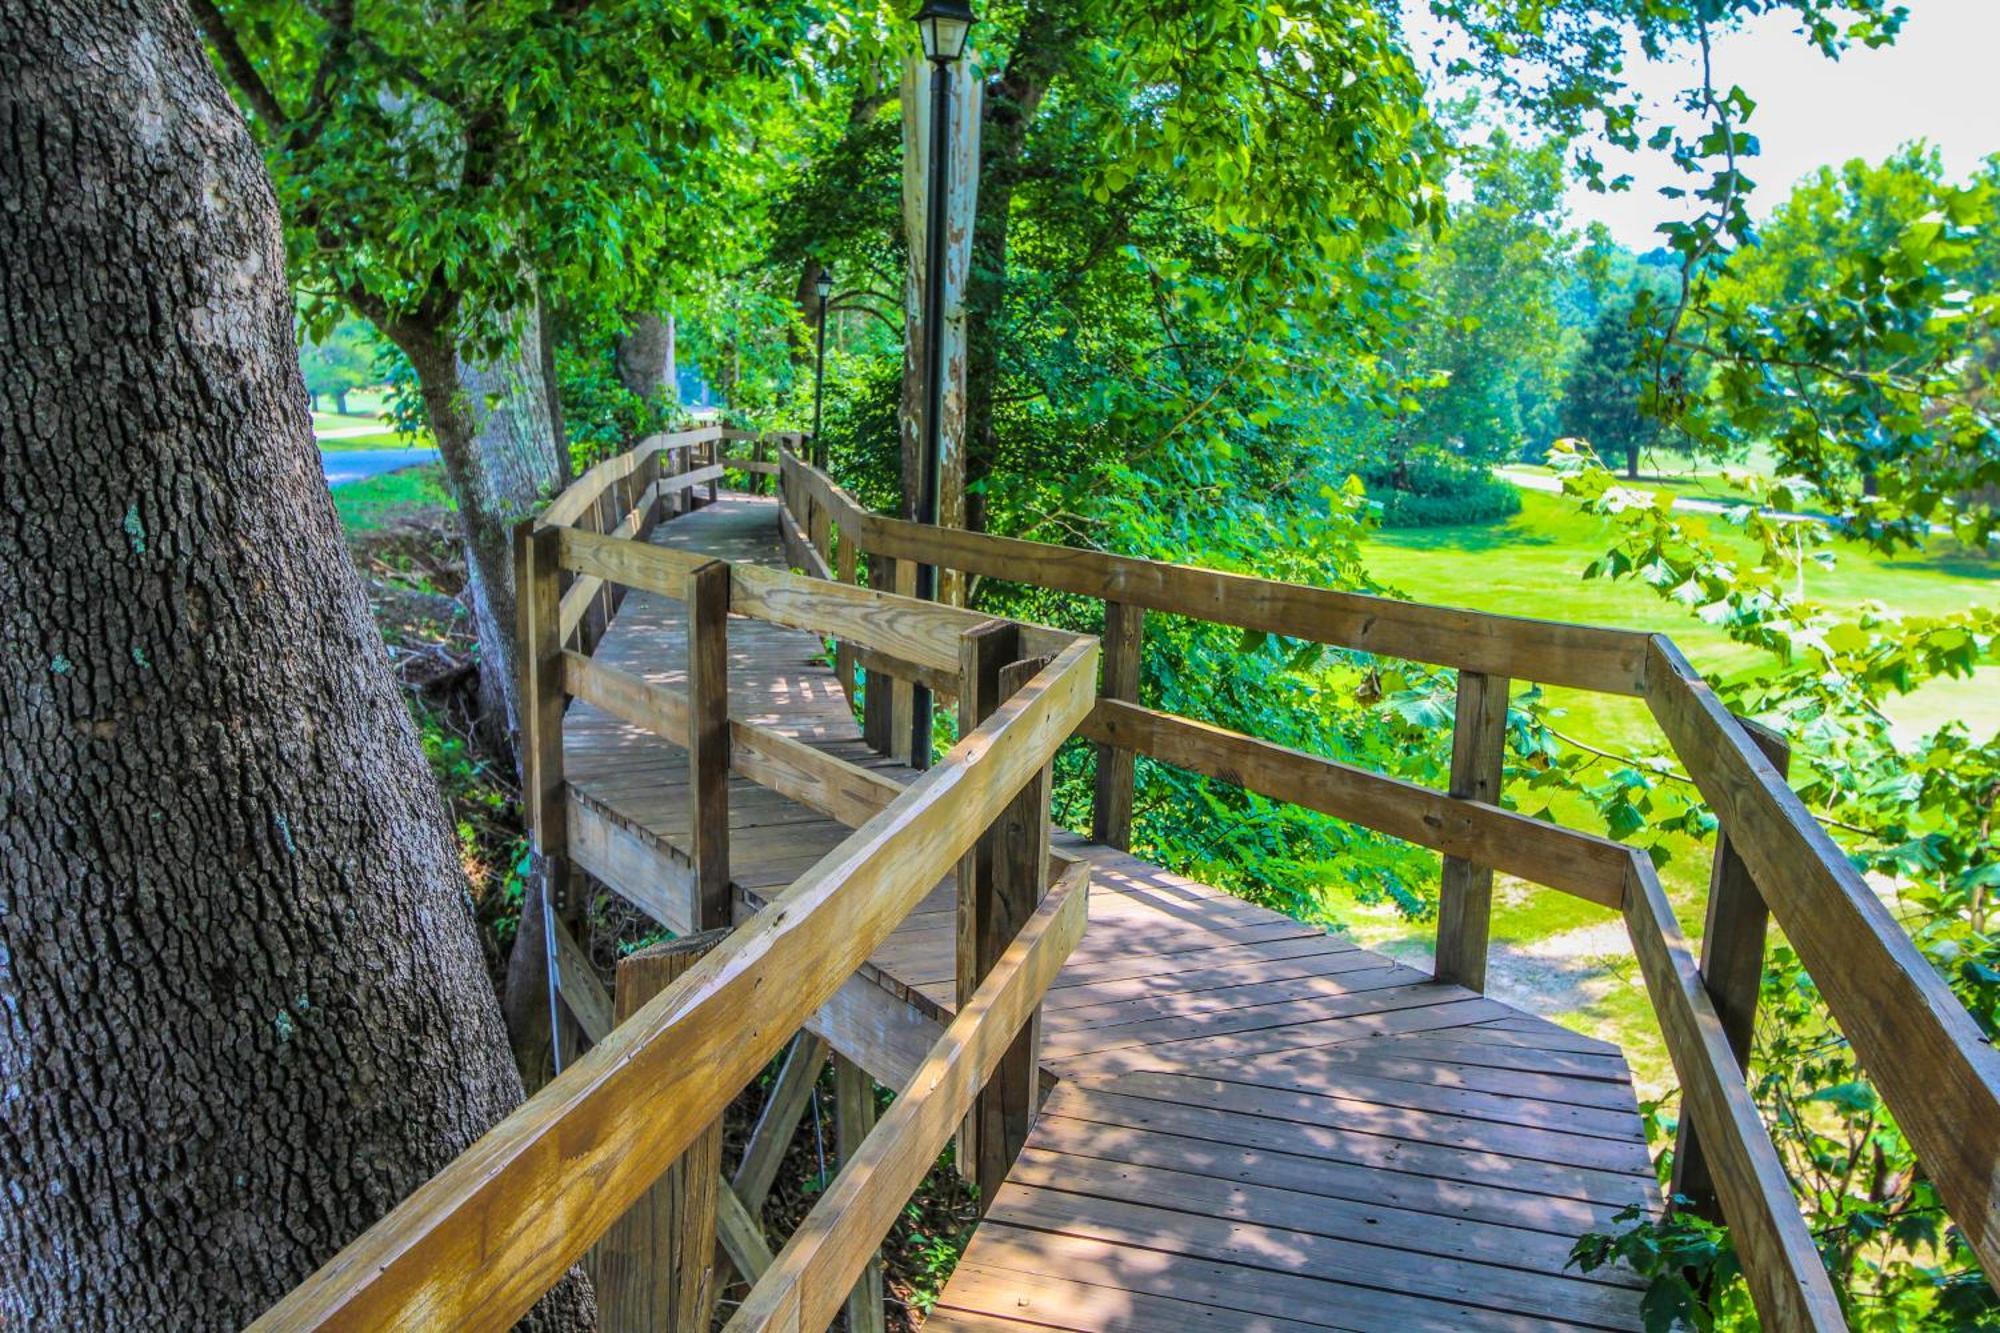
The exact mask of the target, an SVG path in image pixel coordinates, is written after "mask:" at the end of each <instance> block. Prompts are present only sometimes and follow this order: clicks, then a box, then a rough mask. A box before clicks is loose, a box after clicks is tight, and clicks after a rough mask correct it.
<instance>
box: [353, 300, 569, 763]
mask: <svg viewBox="0 0 2000 1333" xmlns="http://www.w3.org/2000/svg"><path fill="white" fill-rule="evenodd" d="M378 323H379V325H380V327H381V328H382V330H383V332H385V333H386V334H388V336H389V337H390V338H391V339H392V340H393V341H394V342H395V343H396V345H397V346H398V347H400V348H401V349H402V350H403V354H404V355H405V356H407V357H409V359H410V365H411V367H412V368H413V369H414V370H415V371H416V372H417V380H418V383H419V387H420V388H421V391H422V393H423V399H424V409H425V413H426V415H427V416H428V417H429V418H430V426H431V433H432V434H433V435H434V436H436V437H437V444H438V455H439V457H440V458H441V459H442V460H443V462H444V470H445V480H446V483H447V485H448V486H449V488H450V491H451V496H452V499H453V500H454V501H455V502H456V503H457V505H458V521H459V527H460V531H461V535H462V536H463V537H464V539H465V557H466V558H465V566H466V583H467V588H468V590H469V591H470V593H471V602H472V617H473V626H474V629H475V631H476V633H477V634H478V638H479V657H480V670H479V695H480V705H481V713H482V715H483V717H484V718H485V719H486V725H487V727H488V730H487V733H486V736H485V739H486V740H488V741H489V742H498V743H502V744H503V745H504V743H506V742H508V741H510V740H511V738H513V737H514V736H517V735H519V734H520V707H519V700H518V698H517V694H518V690H519V676H518V671H517V668H518V658H517V655H516V653H515V650H514V629H515V620H514V606H515V603H514V547H513V538H512V536H511V533H512V531H513V526H514V524H515V523H517V522H519V521H520V520H521V519H523V518H526V517H528V516H529V515H531V514H533V513H534V512H535V510H536V509H537V508H539V507H540V505H541V503H542V501H544V500H546V499H547V498H548V497H549V496H550V495H551V494H553V493H554V492H555V491H558V490H560V489H561V488H562V485H563V482H564V479H565V477H566V475H567V472H568V469H567V467H566V466H565V460H564V459H563V458H561V457H560V454H561V450H559V449H558V448H557V446H556V434H555V422H554V419H553V416H552V415H551V411H550V399H551V397H552V396H553V390H552V389H551V388H550V386H549V383H548V381H547V379H546V378H545V377H544V376H543V375H542V370H541V360H540V356H539V350H538V337H539V335H538V332H537V330H536V328H535V313H534V312H533V311H530V312H528V314H527V315H525V316H524V317H522V319H521V321H520V325H521V327H520V328H519V329H518V330H516V333H515V336H514V338H513V340H512V342H511V343H510V351H509V352H508V353H507V354H505V355H503V356H500V357H496V358H493V359H492V360H489V361H473V360H471V359H469V358H467V357H465V356H462V355H461V354H460V351H459V347H458V342H457V339H456V337H455V336H454V335H453V332H452V330H451V329H450V328H449V327H446V326H445V325H443V324H442V323H441V322H440V321H437V320H435V319H432V318H429V317H427V316H426V315H423V314H418V315H413V316H406V317H403V318H394V317H390V316H388V315H387V314H383V315H381V316H380V317H379V319H378ZM503 727H504V730H503Z"/></svg>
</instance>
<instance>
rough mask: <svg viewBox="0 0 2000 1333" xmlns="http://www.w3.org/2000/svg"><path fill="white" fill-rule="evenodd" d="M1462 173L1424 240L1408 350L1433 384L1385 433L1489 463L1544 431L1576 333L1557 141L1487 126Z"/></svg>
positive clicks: (1549, 432)
mask: <svg viewBox="0 0 2000 1333" xmlns="http://www.w3.org/2000/svg"><path fill="white" fill-rule="evenodd" d="M1460 172H1461V176H1462V178H1463V180H1464V182H1465V185H1466V187H1467V197H1466V198H1465V200H1464V201H1463V202H1461V203H1458V204H1455V205H1454V206H1453V207H1452V209H1451V213H1450V217H1449V219H1448V220H1447V222H1446V223H1445V225H1444V227H1443V228H1442V232H1441V234H1440V235H1439V236H1437V237H1436V238H1435V239H1432V240H1429V241H1428V243H1426V244H1424V245H1423V247H1422V257H1421V259H1420V260H1419V263H1418V271H1419V273H1420V274H1421V295H1422V301H1423V305H1422V307H1421V309H1420V311H1419V313H1418V315H1417V317H1416V319H1415V321H1414V323H1413V325H1412V328H1411V343H1412V346H1411V350H1410V352H1409V354H1408V364H1409V365H1410V366H1411V367H1412V368H1413V370H1415V371H1417V372H1418V373H1420V374H1428V375H1432V376H1437V377H1440V378H1442V380H1443V383H1442V385H1441V386H1440V387H1438V388H1436V389H1435V390H1432V391H1430V392H1427V393H1420V394H1419V402H1420V404H1421V406H1420V407H1419V408H1418V410H1417V411H1416V412H1414V413H1411V414H1409V415H1408V416H1407V417H1405V418H1403V419H1401V420H1399V421H1398V423H1397V425H1398V430H1397V431H1396V433H1395V434H1396V436H1397V437H1398V438H1399V439H1402V440H1406V441H1410V442H1415V443H1422V444H1426V445H1431V446H1434V447H1439V448H1445V449H1449V450H1451V451H1452V452H1453V453H1455V454H1457V455H1459V456H1460V457H1463V458H1467V459H1470V460H1473V461H1475V462H1482V463H1490V462H1496V461H1499V460H1503V459H1512V458H1516V457H1519V456H1521V454H1522V453H1523V451H1524V450H1526V449H1529V448H1533V447H1540V446H1546V445H1547V444H1548V442H1549V441H1550V440H1551V439H1553V438H1554V434H1555V428H1556V423H1557V420H1558V416H1559V412H1560V406H1561V402H1562V394H1563V381H1564V379H1565V376H1566V369H1567V365H1568V362H1569V360H1570V358H1571V356H1572V355H1573V354H1574V352H1575V350H1576V344H1577V342H1579V341H1580V340H1579V339H1578V337H1577V335H1576V333H1575V331H1574V330H1572V329H1570V328H1569V327H1567V326H1566V324H1565V320H1564V314H1565V311H1564V310H1563V308H1562V290H1563V287H1564V285H1565V283H1567V282H1568V281H1569V280H1570V275H1571V271H1572V266H1573V263H1574V250H1575V240H1574V238H1573V237H1572V236H1571V234H1570V233H1569V232H1568V231H1567V229H1566V226H1565V222H1566V219H1565V217H1564V208H1563V191H1564V189H1565V188H1566V186H1567V184H1568V178H1567V174H1566V173H1565V171H1564V162H1563V152H1562V148H1561V145H1559V144H1556V143H1552V142H1551V143H1541V144H1523V143H1520V142H1517V141H1516V140H1515V139H1514V137H1513V136H1512V135H1510V134H1509V133H1508V132H1507V131H1505V130H1501V129H1495V130H1492V131H1489V132H1488V133H1487V135H1486V136H1485V138H1484V139H1483V140H1481V141H1479V142H1476V143H1474V144H1473V145H1471V146H1470V147H1469V149H1467V150H1466V158H1465V161H1464V163H1463V165H1462V166H1461V168H1460Z"/></svg>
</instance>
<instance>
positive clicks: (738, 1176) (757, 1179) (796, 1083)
mask: <svg viewBox="0 0 2000 1333" xmlns="http://www.w3.org/2000/svg"><path fill="white" fill-rule="evenodd" d="M826 1057H827V1048H826V1041H825V1040H824V1039H823V1038H822V1037H820V1036H819V1034H818V1033H815V1032H810V1031H805V1032H801V1033H799V1035H798V1036H796V1037H794V1038H792V1046H791V1049H790V1050H789V1051H787V1052H785V1061H784V1063H783V1064H782V1065H780V1066H779V1067H778V1077H777V1081H776V1082H774V1083H773V1084H772V1085H771V1095H770V1096H769V1097H766V1098H765V1099H764V1109H763V1110H762V1111H760V1112H759V1113H758V1115H757V1125H756V1128H754V1129H752V1130H751V1131H750V1142H749V1143H747V1144H745V1145H744V1148H743V1160H742V1161H741V1162H739V1163H738V1164H737V1166H736V1171H735V1173H734V1174H732V1175H731V1176H730V1177H729V1185H730V1188H732V1189H734V1190H735V1191H736V1197H737V1198H739V1199H741V1200H743V1206H744V1207H745V1208H748V1209H749V1210H750V1212H751V1213H752V1214H753V1215H754V1214H755V1213H756V1212H757V1211H758V1210H759V1209H761V1208H762V1207H763V1206H764V1199H765V1196H767V1195H768V1194H770V1192H771V1184H772V1182H773V1181H775V1180H777V1178H778V1167H779V1166H780V1165H782V1164H783V1162H784V1160H785V1150H786V1149H787V1148H789V1147H791V1144H792V1135H793V1133H794V1132H795V1131H796V1130H797V1129H798V1127H799V1117H800V1116H802V1115H804V1114H805V1110H806V1104H807V1103H808V1102H810V1101H811V1100H812V1092H813V1088H815V1087H816V1086H818V1084H819V1074H820V1070H821V1069H822V1068H823V1067H824V1066H825V1065H826Z"/></svg>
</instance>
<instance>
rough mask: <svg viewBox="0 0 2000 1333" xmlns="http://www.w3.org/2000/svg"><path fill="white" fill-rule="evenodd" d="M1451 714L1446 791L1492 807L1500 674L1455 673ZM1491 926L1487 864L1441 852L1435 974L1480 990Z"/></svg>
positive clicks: (1502, 736) (1499, 766)
mask: <svg viewBox="0 0 2000 1333" xmlns="http://www.w3.org/2000/svg"><path fill="white" fill-rule="evenodd" d="M1453 716H1454V721H1453V726H1452V738H1451V789H1450V790H1451V795H1452V796H1453V797H1454V798H1456V799H1458V800H1465V801H1478V802H1480V803H1481V804H1484V805H1490V806H1498V805H1499V804H1500V781H1501V776H1502V772H1503V770H1504V769H1505V767H1506V762H1507V679H1506V677H1504V676H1487V675H1482V674H1480V673H1479V672H1477V671H1461V672H1459V673H1458V707H1457V711H1456V712H1455V713H1454V715H1453ZM1492 927H1493V867H1492V866H1491V865H1490V864H1487V863H1484V862H1480V861H1475V860H1470V859H1468V858H1466V857H1463V856H1446V857H1445V859H1444V871H1443V876H1442V879H1441V882H1440V884H1439V888H1438V920H1437V964H1436V968H1435V972H1436V976H1437V979H1438V980H1439V981H1445V982H1450V983H1452V984H1454V985H1458V986H1463V987H1465V988H1466V989H1467V990H1474V991H1482V992H1483V991H1484V990H1485V989H1486V952H1487V939H1488V936H1489V935H1490V934H1491V933H1492Z"/></svg>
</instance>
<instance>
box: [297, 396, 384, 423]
mask: <svg viewBox="0 0 2000 1333" xmlns="http://www.w3.org/2000/svg"><path fill="white" fill-rule="evenodd" d="M320 401H321V402H322V403H323V404H325V406H326V409H327V410H326V411H324V412H319V411H315V412H314V413H313V414H312V421H313V429H314V430H338V429H340V428H341V427H344V426H369V425H373V424H375V423H377V422H382V421H385V420H386V417H387V413H388V410H389V395H388V394H386V393H384V392H382V391H381V390H380V389H356V390H354V391H353V392H352V393H350V394H348V395H347V411H346V412H344V413H342V412H336V411H334V410H333V395H332V394H326V395H323V396H322V397H321V399H320Z"/></svg>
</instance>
